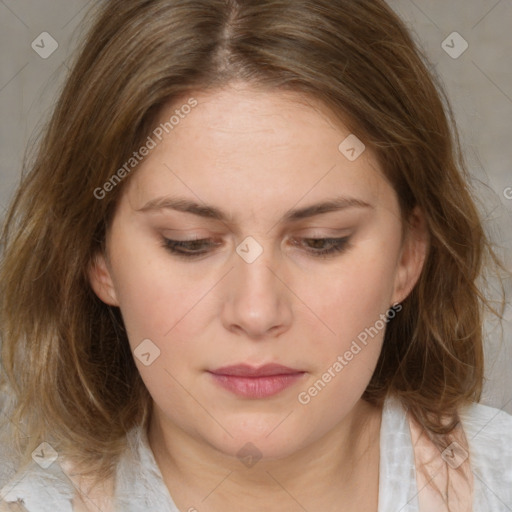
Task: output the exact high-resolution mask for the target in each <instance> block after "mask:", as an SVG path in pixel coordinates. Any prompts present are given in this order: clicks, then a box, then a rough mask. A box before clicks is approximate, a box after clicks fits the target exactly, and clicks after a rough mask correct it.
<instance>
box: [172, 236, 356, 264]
mask: <svg viewBox="0 0 512 512" xmlns="http://www.w3.org/2000/svg"><path fill="white" fill-rule="evenodd" d="M209 240H210V239H209V238H203V239H197V240H171V239H169V238H164V239H163V246H164V248H165V249H167V250H168V251H169V252H170V253H172V254H173V255H176V256H178V257H180V258H184V259H192V258H199V257H201V256H203V255H205V254H208V251H207V250H203V251H198V252H187V250H182V249H180V248H184V249H190V245H191V244H192V245H193V244H200V245H204V244H205V242H208V241H209ZM300 240H302V241H304V240H305V241H309V242H323V243H324V244H325V243H328V244H330V245H331V247H330V248H329V249H322V250H319V251H315V250H307V252H309V253H310V254H312V255H313V256H314V257H315V258H327V257H329V256H334V255H336V254H340V253H343V252H345V251H346V250H347V249H348V248H349V247H350V243H349V237H343V238H302V239H300ZM293 244H294V245H300V244H299V243H297V242H296V239H294V243H293ZM217 245H220V244H217V243H210V244H208V246H209V247H215V246H217Z"/></svg>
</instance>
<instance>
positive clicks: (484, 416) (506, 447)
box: [459, 403, 512, 465]
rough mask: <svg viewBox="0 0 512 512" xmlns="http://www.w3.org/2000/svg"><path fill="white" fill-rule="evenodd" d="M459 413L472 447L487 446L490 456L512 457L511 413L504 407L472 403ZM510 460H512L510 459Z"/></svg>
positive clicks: (486, 449)
mask: <svg viewBox="0 0 512 512" xmlns="http://www.w3.org/2000/svg"><path fill="white" fill-rule="evenodd" d="M459 415H460V419H461V423H462V426H463V427H464V432H465V433H466V437H467V439H468V443H469V445H470V446H471V447H472V448H476V449H479V448H485V452H486V453H487V454H488V455H489V456H494V455H496V456H500V457H512V416H511V415H510V414H508V413H507V412H505V411H503V410H502V409H496V408H494V407H490V406H487V405H483V404H479V403H472V404H470V405H467V406H465V407H463V408H461V410H460V411H459ZM508 462H509V463H510V462H512V460H511V459H508ZM509 465H510V464H509Z"/></svg>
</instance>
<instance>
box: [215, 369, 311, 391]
mask: <svg viewBox="0 0 512 512" xmlns="http://www.w3.org/2000/svg"><path fill="white" fill-rule="evenodd" d="M208 373H209V374H210V375H211V376H212V378H213V380H214V381H215V383H216V384H217V385H219V386H220V387H222V388H224V389H226V390H228V391H230V392H231V393H233V394H235V395H238V396H242V397H244V398H252V399H258V398H267V397H270V396H274V395H277V394H278V393H281V392H282V391H284V390H285V389H286V388H288V387H290V386H292V385H293V384H296V383H297V382H298V381H299V380H301V379H302V377H303V376H304V375H305V374H306V372H305V371H303V370H298V369H295V368H289V367H287V366H282V365H279V364H266V365H263V366H260V367H258V368H256V367H253V366H249V365H246V364H240V365H234V366H225V367H222V368H218V369H216V370H210V371H208Z"/></svg>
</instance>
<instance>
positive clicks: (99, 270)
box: [88, 253, 119, 306]
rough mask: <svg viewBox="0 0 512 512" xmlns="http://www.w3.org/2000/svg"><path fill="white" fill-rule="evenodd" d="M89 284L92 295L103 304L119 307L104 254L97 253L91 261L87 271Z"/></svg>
mask: <svg viewBox="0 0 512 512" xmlns="http://www.w3.org/2000/svg"><path fill="white" fill-rule="evenodd" d="M88 274H89V282H90V284H91V287H92V289H93V290H94V293H96V295H97V296H98V297H99V298H100V299H101V300H102V301H103V302H105V304H108V305H110V306H119V302H118V300H117V295H116V289H115V286H114V282H113V280H112V274H111V271H110V269H109V265H108V263H107V259H106V257H105V255H104V254H102V253H97V254H96V255H95V256H94V258H93V259H92V261H91V263H90V265H89V269H88Z"/></svg>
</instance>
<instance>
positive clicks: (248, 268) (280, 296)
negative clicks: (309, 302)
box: [222, 237, 291, 336]
mask: <svg viewBox="0 0 512 512" xmlns="http://www.w3.org/2000/svg"><path fill="white" fill-rule="evenodd" d="M236 252H237V254H236V255H235V260H234V269H233V271H232V272H231V273H230V276H229V279H228V284H227V286H228V287H229V292H228V294H227V297H228V298H227V300H226V302H225V304H224V306H223V313H222V319H223V322H224V324H225V327H226V328H228V329H230V330H233V329H234V328H236V329H239V330H240V329H241V330H243V331H245V332H246V334H248V335H250V336H261V335H264V334H265V333H267V332H268V331H270V330H271V329H273V330H274V331H276V329H277V328H278V327H279V329H277V330H279V331H281V330H282V329H284V328H285V327H286V325H288V324H289V323H290V321H291V307H290V304H289V303H288V302H289V297H288V296H287V294H286V288H285V287H284V286H283V284H282V283H281V282H280V280H279V279H277V278H276V275H275V273H276V274H279V270H278V265H277V261H276V259H275V258H274V257H273V255H274V252H273V251H272V250H271V248H270V247H265V248H264V247H263V246H262V245H261V244H260V243H259V242H257V241H256V240H255V239H254V238H252V237H248V238H246V239H245V240H244V241H243V242H242V243H241V244H240V245H239V246H238V247H237V249H236Z"/></svg>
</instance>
